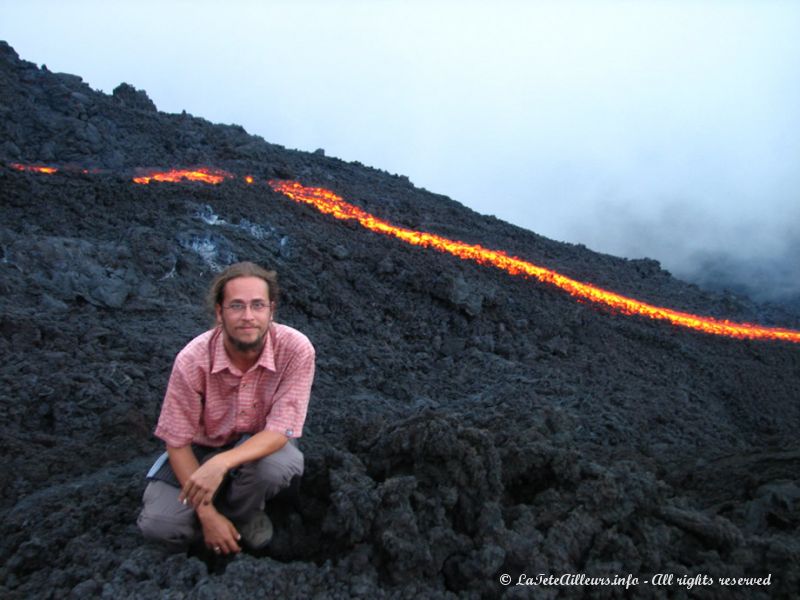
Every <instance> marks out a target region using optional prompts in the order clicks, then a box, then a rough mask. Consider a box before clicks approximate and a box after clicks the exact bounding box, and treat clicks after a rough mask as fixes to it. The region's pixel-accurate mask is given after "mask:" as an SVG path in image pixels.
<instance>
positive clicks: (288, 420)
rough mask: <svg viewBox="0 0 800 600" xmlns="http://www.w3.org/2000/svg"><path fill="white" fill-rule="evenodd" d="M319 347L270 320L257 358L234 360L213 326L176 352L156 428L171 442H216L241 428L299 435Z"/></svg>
mask: <svg viewBox="0 0 800 600" xmlns="http://www.w3.org/2000/svg"><path fill="white" fill-rule="evenodd" d="M314 357H315V352H314V347H313V346H312V345H311V342H310V341H309V340H308V338H307V337H306V336H305V335H303V334H302V333H300V332H299V331H297V330H296V329H293V328H291V327H288V326H286V325H280V324H279V323H272V325H271V326H270V328H269V331H268V333H267V335H266V339H265V343H264V349H263V350H262V352H261V356H260V357H259V359H258V361H256V363H255V364H254V365H253V366H252V367H251V368H250V369H249V370H248V371H247V372H245V373H242V372H241V371H240V370H239V369H237V368H236V367H235V366H234V365H233V364H231V361H230V359H229V358H228V354H227V353H226V352H225V346H224V344H223V343H222V329H221V328H219V327H216V328H214V329H212V330H210V331H207V332H205V333H203V334H201V335H199V336H197V337H196V338H194V339H193V340H192V341H191V342H189V343H188V344H187V345H186V347H184V349H183V350H181V351H180V352H179V353H178V356H177V357H176V358H175V364H174V365H173V367H172V375H170V378H169V384H168V385H167V392H166V394H165V396H164V404H163V405H162V407H161V416H160V417H159V419H158V425H157V427H156V431H155V434H156V436H157V437H159V438H161V439H162V440H164V441H165V442H166V443H167V444H169V445H170V446H173V447H183V446H186V445H188V444H190V443H194V444H200V445H202V446H213V447H219V446H224V445H225V444H228V443H231V442H233V441H235V440H236V439H238V438H239V437H240V436H241V434H243V433H257V432H259V431H262V430H267V431H277V432H279V433H282V434H283V435H285V436H286V437H290V438H293V437H300V436H301V435H302V434H303V423H304V422H305V419H306V411H307V410H308V400H309V398H310V395H311V383H312V381H313V379H314Z"/></svg>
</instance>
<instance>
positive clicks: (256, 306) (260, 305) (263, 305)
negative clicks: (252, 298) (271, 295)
mask: <svg viewBox="0 0 800 600" xmlns="http://www.w3.org/2000/svg"><path fill="white" fill-rule="evenodd" d="M250 306H251V307H252V308H253V310H264V309H265V308H267V303H266V302H253V303H252V304H251V305H250Z"/></svg>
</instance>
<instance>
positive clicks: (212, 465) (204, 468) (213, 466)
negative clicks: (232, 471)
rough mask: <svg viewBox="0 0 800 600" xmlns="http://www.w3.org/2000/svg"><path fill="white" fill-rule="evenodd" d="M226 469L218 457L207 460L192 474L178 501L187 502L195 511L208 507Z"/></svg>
mask: <svg viewBox="0 0 800 600" xmlns="http://www.w3.org/2000/svg"><path fill="white" fill-rule="evenodd" d="M227 472H228V468H227V466H226V465H225V463H224V462H223V459H221V458H220V455H217V456H214V457H212V458H210V459H208V460H207V461H206V462H205V463H203V464H202V465H200V467H198V469H197V470H196V471H195V472H194V473H192V474H191V475H190V476H189V478H188V479H187V480H186V483H185V484H184V485H183V489H182V490H181V493H180V495H179V496H178V500H180V501H181V502H183V503H184V504H185V503H186V502H189V503H190V504H191V505H192V506H194V508H195V509H197V508H198V507H200V506H201V505H210V504H211V502H212V500H213V499H214V494H216V493H217V489H218V488H219V486H220V484H221V483H222V479H223V477H225V473H227Z"/></svg>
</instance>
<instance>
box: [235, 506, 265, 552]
mask: <svg viewBox="0 0 800 600" xmlns="http://www.w3.org/2000/svg"><path fill="white" fill-rule="evenodd" d="M273 532H274V528H273V527H272V521H271V520H270V518H269V517H268V516H267V514H266V513H265V512H263V511H258V512H257V513H256V514H255V515H253V518H252V519H250V520H249V521H248V522H247V523H245V524H244V525H242V526H241V527H240V528H239V533H240V534H241V536H242V540H241V541H242V543H243V544H244V545H245V546H247V548H248V549H250V550H261V549H262V548H264V547H265V546H266V545H267V544H269V542H270V540H271V539H272V534H273Z"/></svg>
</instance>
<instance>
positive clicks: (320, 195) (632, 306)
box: [269, 180, 800, 343]
mask: <svg viewBox="0 0 800 600" xmlns="http://www.w3.org/2000/svg"><path fill="white" fill-rule="evenodd" d="M269 185H270V187H272V189H273V190H275V191H276V192H280V193H281V194H283V195H285V196H287V197H288V198H291V199H292V200H294V201H296V202H302V203H306V204H310V205H312V206H314V207H315V208H317V209H318V210H320V211H321V212H323V213H326V214H329V215H332V216H334V217H335V218H337V219H343V220H355V221H358V223H360V224H361V225H362V226H363V227H366V228H367V229H369V230H371V231H376V232H378V233H383V234H386V235H391V236H394V237H396V238H398V239H400V240H403V241H404V242H407V243H409V244H413V245H414V246H422V247H425V248H435V249H436V250H440V251H442V252H447V253H449V254H453V255H455V256H457V257H459V258H462V259H465V260H471V261H474V262H477V263H480V264H482V265H491V266H494V267H497V268H499V269H503V270H504V271H506V272H507V273H510V274H511V275H522V276H528V277H534V278H536V279H538V280H539V281H542V282H545V283H549V284H551V285H554V286H556V287H558V288H560V289H562V290H564V291H566V292H568V293H569V294H571V295H572V296H574V297H575V298H578V299H581V300H588V301H590V302H594V303H596V304H599V305H602V306H606V307H609V308H611V309H613V310H615V311H618V312H621V313H623V314H626V315H640V316H645V317H648V318H651V319H657V320H663V321H668V322H670V323H672V324H673V325H677V326H679V327H686V328H688V329H694V330H697V331H702V332H703V333H708V334H712V335H722V336H727V337H733V338H739V339H769V340H783V341H788V342H795V343H800V331H795V330H792V329H781V328H777V327H761V326H758V325H753V324H750V323H734V322H731V321H728V320H720V319H714V318H712V317H702V316H698V315H693V314H691V313H684V312H679V311H676V310H672V309H669V308H662V307H660V306H653V305H652V304H647V303H645V302H639V301H638V300H634V299H633V298H628V297H626V296H622V295H620V294H615V293H614V292H609V291H607V290H604V289H602V288H599V287H596V286H593V285H591V284H588V283H581V282H579V281H576V280H574V279H570V278H569V277H566V276H564V275H561V274H560V273H557V272H556V271H551V270H550V269H546V268H544V267H539V266H537V265H534V264H532V263H530V262H527V261H525V260H522V259H521V258H517V257H515V256H509V255H508V254H506V253H505V252H503V251H501V250H491V249H489V248H484V247H482V246H480V245H477V244H467V243H465V242H460V241H457V240H450V239H447V238H444V237H441V236H438V235H435V234H432V233H425V232H421V231H415V230H413V229H404V228H402V227H395V226H394V225H392V224H391V223H389V222H388V221H384V220H382V219H378V218H377V217H374V216H373V215H371V214H369V213H368V212H366V211H364V210H363V209H361V208H359V207H357V206H354V205H352V204H349V203H347V202H345V201H344V200H343V199H342V198H341V197H339V196H337V195H336V194H334V193H333V192H331V191H328V190H326V189H323V188H315V187H306V186H303V185H301V184H299V183H297V182H290V181H277V180H272V181H270V182H269Z"/></svg>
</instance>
